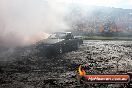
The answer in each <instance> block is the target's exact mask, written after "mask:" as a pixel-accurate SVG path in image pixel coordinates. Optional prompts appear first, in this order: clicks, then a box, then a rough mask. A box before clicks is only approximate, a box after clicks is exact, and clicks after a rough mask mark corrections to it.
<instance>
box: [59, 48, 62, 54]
mask: <svg viewBox="0 0 132 88" xmlns="http://www.w3.org/2000/svg"><path fill="white" fill-rule="evenodd" d="M59 53H60V54H62V53H63V49H62V46H60V47H59Z"/></svg>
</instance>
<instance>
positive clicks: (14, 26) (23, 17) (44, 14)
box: [0, 0, 68, 45]
mask: <svg viewBox="0 0 132 88" xmlns="http://www.w3.org/2000/svg"><path fill="white" fill-rule="evenodd" d="M0 12H1V14H0V33H1V36H0V43H1V45H2V44H3V45H4V43H6V42H5V41H6V40H7V41H8V40H10V41H8V42H7V43H8V44H9V43H13V44H15V43H16V42H15V41H14V39H16V38H17V39H18V40H17V41H18V42H21V43H20V44H22V42H23V43H24V44H26V42H27V43H29V42H31V41H37V40H39V37H40V39H42V37H41V36H43V37H46V36H45V35H46V33H50V32H56V31H64V30H66V29H68V26H67V24H66V23H65V21H64V16H65V14H66V4H64V3H62V2H60V1H59V0H56V1H54V0H0ZM12 33H13V34H12ZM38 34H40V35H38ZM43 34H44V35H43ZM12 35H13V36H12ZM35 36H36V37H37V38H35ZM28 40H30V41H28ZM17 44H18V43H17ZM9 45H10V44H9Z"/></svg>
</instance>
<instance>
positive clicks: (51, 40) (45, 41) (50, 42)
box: [42, 39, 64, 44]
mask: <svg viewBox="0 0 132 88" xmlns="http://www.w3.org/2000/svg"><path fill="white" fill-rule="evenodd" d="M63 40H64V39H44V40H42V42H43V43H44V44H55V43H58V42H61V41H63Z"/></svg>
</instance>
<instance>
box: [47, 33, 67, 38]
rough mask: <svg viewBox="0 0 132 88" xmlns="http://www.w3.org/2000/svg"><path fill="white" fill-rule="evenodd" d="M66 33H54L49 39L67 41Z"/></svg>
mask: <svg viewBox="0 0 132 88" xmlns="http://www.w3.org/2000/svg"><path fill="white" fill-rule="evenodd" d="M65 36H66V33H54V34H52V35H50V36H49V37H48V38H50V39H65Z"/></svg>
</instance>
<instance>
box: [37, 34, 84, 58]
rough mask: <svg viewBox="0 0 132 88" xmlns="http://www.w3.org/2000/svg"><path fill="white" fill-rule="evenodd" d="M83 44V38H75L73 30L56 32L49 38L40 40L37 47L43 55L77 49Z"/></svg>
mask: <svg viewBox="0 0 132 88" xmlns="http://www.w3.org/2000/svg"><path fill="white" fill-rule="evenodd" d="M81 44H83V40H82V39H79V38H74V36H73V35H72V33H71V32H56V33H54V34H52V35H51V36H50V37H49V38H47V39H44V40H42V41H40V42H39V43H38V45H37V48H38V49H39V50H40V52H41V53H42V55H45V56H52V55H56V54H61V53H65V52H69V51H72V50H76V49H78V48H79V45H81Z"/></svg>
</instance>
